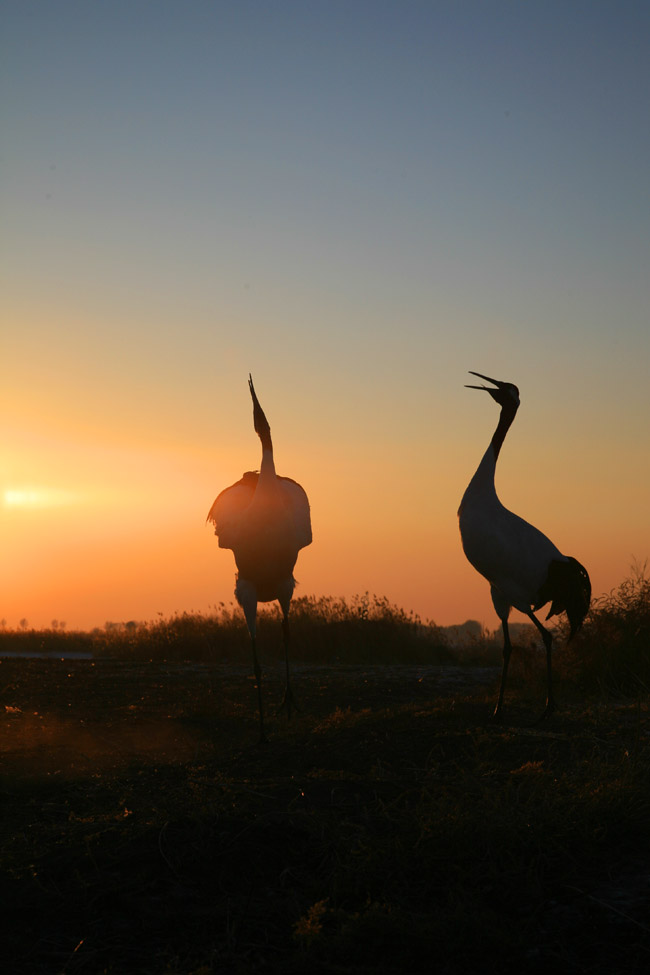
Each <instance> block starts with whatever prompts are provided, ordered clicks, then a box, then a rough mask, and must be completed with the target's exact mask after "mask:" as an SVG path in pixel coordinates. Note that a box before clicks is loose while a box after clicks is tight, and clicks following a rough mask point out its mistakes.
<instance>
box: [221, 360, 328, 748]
mask: <svg viewBox="0 0 650 975" xmlns="http://www.w3.org/2000/svg"><path fill="white" fill-rule="evenodd" d="M248 386H249V389H250V394H251V397H252V400H253V426H254V428H255V432H256V433H257V435H258V436H259V438H260V440H261V442H262V462H261V465H260V470H259V472H258V471H247V472H246V473H245V474H244V475H243V477H242V478H241V480H239V481H237V483H236V484H233V485H231V486H230V487H228V488H226V489H225V490H223V491H222V492H221V494H219V495H218V496H217V498H216V500H215V502H214V504H213V505H212V507H211V508H210V511H209V513H208V521H210V522H212V524H213V525H214V530H215V535H217V537H218V539H219V548H229V549H232V551H233V553H234V555H235V563H236V565H237V576H236V583H235V598H236V599H237V602H238V603H239V605H240V606H241V607H242V609H243V611H244V615H245V617H246V623H247V626H248V631H249V633H250V637H251V646H252V650H253V667H254V671H255V679H256V682H257V694H258V707H259V719H260V740H261V741H266V731H265V727H264V709H263V705H262V673H261V669H260V665H259V661H258V657H257V646H256V634H257V604H258V603H268V602H272V601H273V600H275V599H277V601H278V602H279V604H280V607H281V609H282V634H283V642H284V652H285V666H286V687H285V693H284V699H283V702H282V707H284V708H286V711H287V715H288V716H289V717H291V712H292V710H293V709H294V708H295V707H296V704H295V701H294V697H293V692H292V689H291V683H290V676H289V607H290V604H291V597H292V595H293V590H294V586H295V579H294V577H293V569H294V566H295V564H296V560H297V558H298V552H299V551H300V549H301V548H304V547H305V546H306V545H309V544H310V543H311V540H312V535H311V518H310V511H309V501H308V499H307V495H306V494H305V492H304V490H303V489H302V487H301V486H300V485H299V484H298V483H297V482H296V481H293V480H292V479H291V478H289V477H280V476H279V475H278V474H276V472H275V464H274V462H273V443H272V441H271V428H270V426H269V423H268V420H267V419H266V416H265V415H264V410H263V409H262V407H261V406H260V402H259V400H258V398H257V396H256V394H255V387H254V386H253V379H252V377H251V376H250V375H249V377H248Z"/></svg>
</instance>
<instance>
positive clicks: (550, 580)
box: [534, 555, 591, 640]
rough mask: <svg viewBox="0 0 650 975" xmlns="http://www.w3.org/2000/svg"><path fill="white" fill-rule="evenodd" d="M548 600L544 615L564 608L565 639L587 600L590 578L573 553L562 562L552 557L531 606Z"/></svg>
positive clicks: (573, 629) (573, 632) (577, 625)
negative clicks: (566, 627) (566, 621)
mask: <svg viewBox="0 0 650 975" xmlns="http://www.w3.org/2000/svg"><path fill="white" fill-rule="evenodd" d="M549 600H550V601H551V608H550V609H549V611H548V615H547V617H546V619H547V620H548V619H550V618H551V616H557V615H558V613H562V612H565V613H566V614H567V617H568V619H569V625H570V632H569V640H571V639H573V637H574V636H575V635H576V633H577V632H578V630H579V629H580V627H581V626H582V623H583V621H584V618H585V616H586V615H587V612H588V610H589V604H590V602H591V582H590V579H589V573H588V572H587V570H586V569H585V567H584V565H581V564H580V562H578V560H577V559H574V558H573V556H571V555H570V556H568V559H567V561H566V562H561V561H559V559H554V560H553V561H552V562H551V564H550V565H549V568H548V576H547V577H546V582H545V583H544V585H543V586H542V588H541V589H540V591H539V593H538V597H537V600H536V602H535V607H534V608H535V609H539V608H540V607H541V606H543V605H544V603H547V602H549Z"/></svg>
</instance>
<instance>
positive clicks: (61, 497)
mask: <svg viewBox="0 0 650 975" xmlns="http://www.w3.org/2000/svg"><path fill="white" fill-rule="evenodd" d="M80 500H81V496H80V495H79V494H76V493H75V492H73V491H67V490H64V489H62V488H44V487H28V488H24V487H23V488H7V489H6V490H5V492H4V494H3V502H4V506H5V507H6V508H58V507H61V506H62V505H69V504H76V503H78V502H79V501H80Z"/></svg>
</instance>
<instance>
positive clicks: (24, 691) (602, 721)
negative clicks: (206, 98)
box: [0, 654, 650, 975]
mask: <svg viewBox="0 0 650 975" xmlns="http://www.w3.org/2000/svg"><path fill="white" fill-rule="evenodd" d="M263 664H264V673H265V684H264V690H265V695H266V701H267V705H268V714H269V738H270V740H269V742H268V743H267V744H265V745H261V744H258V741H257V737H258V734H257V719H256V692H255V686H254V682H253V680H252V678H251V676H250V670H251V668H250V665H249V663H248V661H247V660H246V659H245V658H243V657H242V658H241V660H239V661H236V660H235V661H228V662H223V661H220V662H219V663H215V662H211V661H210V660H205V659H204V660H200V661H196V660H194V661H192V662H187V661H182V660H176V659H175V660H165V659H162V658H161V657H156V658H154V659H153V660H149V659H137V658H135V657H131V658H130V659H116V658H113V657H110V656H100V657H96V658H95V659H94V660H75V661H71V660H61V659H50V660H38V659H5V660H3V661H2V662H0V675H1V679H0V687H2V690H3V695H2V700H3V705H4V710H5V717H4V718H3V727H2V737H1V743H0V749H1V751H0V756H1V758H2V766H3V781H2V795H1V799H2V806H3V809H4V812H3V827H2V847H3V849H2V857H3V865H4V872H3V880H2V888H3V889H2V904H3V909H2V913H1V915H0V916H1V919H2V925H3V929H4V930H3V933H2V955H3V957H4V959H5V962H6V967H5V970H6V971H10V972H12V975H21V973H30V975H32V973H33V975H41V973H42V975H63V973H65V975H76V973H83V975H98V973H103V972H110V973H115V975H123V973H131V972H134V973H142V975H154V973H155V975H162V973H194V975H208V973H233V975H235V973H249V972H250V973H258V972H283V973H287V975H291V973H302V972H305V973H307V972H309V973H312V972H313V973H322V975H325V973H342V975H343V973H345V975H361V973H371V972H386V973H389V972H390V973H420V972H427V973H429V972H437V973H452V972H479V971H480V972H481V973H491V972H497V971H498V972H502V971H503V970H504V969H505V970H513V971H519V972H540V973H541V972H544V973H547V972H548V971H549V970H551V971H555V972H576V973H577V972H585V973H587V972H590V973H603V975H604V973H607V975H611V973H615V972H638V973H641V972H646V971H648V967H649V965H650V911H649V907H650V714H649V713H648V694H647V692H643V691H638V690H637V692H636V693H634V694H628V696H626V697H623V696H621V695H620V694H612V693H611V691H610V692H609V693H606V692H605V691H604V690H602V689H601V690H593V689H591V690H589V691H588V692H587V691H585V690H584V689H581V688H580V687H578V686H577V685H576V683H575V681H572V680H569V679H568V678H565V679H563V678H560V681H559V684H558V700H559V703H560V711H559V712H558V713H557V714H556V715H553V716H552V718H551V719H550V720H549V721H547V722H546V723H545V724H542V725H536V724H535V723H534V721H535V718H536V717H537V716H538V715H539V713H540V712H541V710H542V708H543V703H544V691H543V664H542V663H541V662H540V663H539V672H540V677H541V681H540V680H538V679H537V678H536V677H535V676H534V675H533V676H532V677H531V674H530V673H527V672H526V671H525V669H521V668H520V669H519V671H517V668H516V667H515V670H514V672H513V679H512V683H511V685H510V686H509V690H508V694H507V697H506V715H505V718H504V722H503V723H501V724H499V725H494V724H493V723H491V721H490V719H489V716H490V711H491V705H492V704H493V701H494V694H495V690H496V686H497V682H498V669H497V668H495V667H493V666H489V667H476V666H464V667H459V666H455V665H453V664H452V663H451V662H449V661H448V662H446V663H442V664H441V663H436V664H428V663H426V662H420V663H413V662H410V663H400V664H393V665H391V664H388V663H386V664H384V665H377V664H374V665H370V664H367V663H357V664H355V665H344V664H343V663H341V662H338V663H336V662H329V663H328V664H327V665H325V664H322V665H319V664H317V663H314V662H309V663H307V664H302V665H300V664H298V663H296V664H295V667H294V691H295V694H296V697H297V699H298V702H299V704H300V712H299V713H298V714H296V715H294V717H293V718H292V720H291V722H290V723H289V722H287V719H286V716H285V715H284V714H276V713H275V709H276V708H277V706H278V705H279V703H280V701H281V698H282V691H283V684H282V666H281V663H280V662H279V661H277V660H274V659H269V658H268V657H264V654H263ZM536 666H537V665H536Z"/></svg>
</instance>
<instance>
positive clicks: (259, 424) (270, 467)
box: [249, 379, 275, 484]
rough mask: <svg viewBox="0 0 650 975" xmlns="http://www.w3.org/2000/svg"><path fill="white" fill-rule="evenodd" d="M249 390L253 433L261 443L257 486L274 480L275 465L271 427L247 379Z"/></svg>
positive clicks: (250, 382)
mask: <svg viewBox="0 0 650 975" xmlns="http://www.w3.org/2000/svg"><path fill="white" fill-rule="evenodd" d="M249 388H250V392H251V396H252V398H253V426H254V427H255V433H256V434H257V435H258V437H259V438H260V440H261V442H262V463H261V465H260V480H259V482H258V483H259V484H265V483H266V482H267V481H272V480H275V464H274V462H273V441H272V440H271V427H270V425H269V421H268V420H267V419H266V415H265V413H264V410H263V409H262V407H261V406H260V401H259V400H258V398H257V396H256V394H255V389H254V387H253V381H252V379H249Z"/></svg>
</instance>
